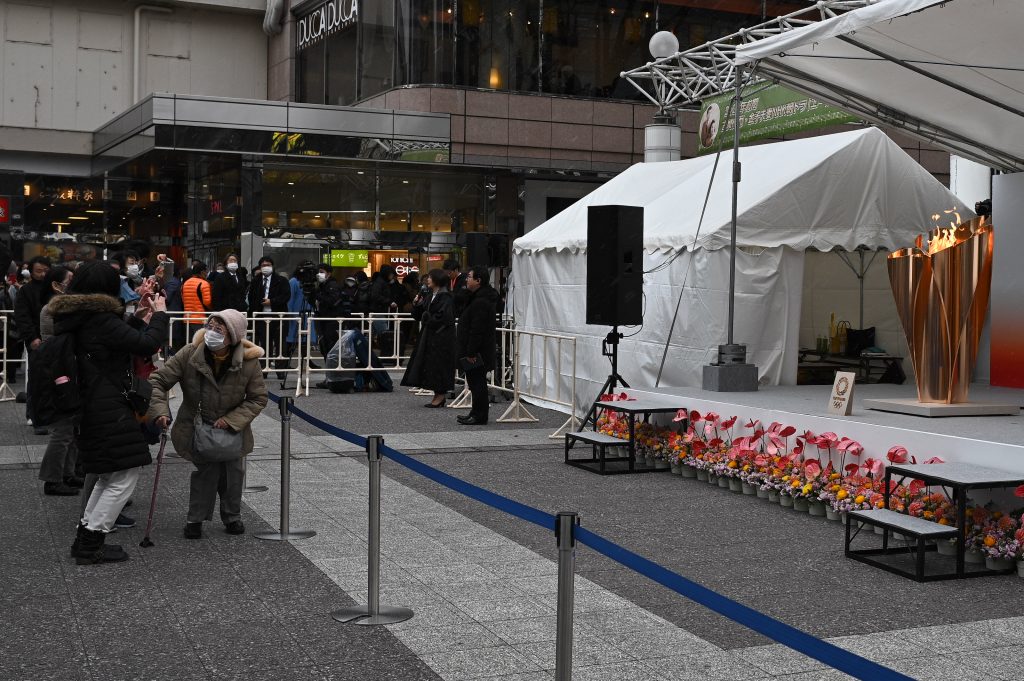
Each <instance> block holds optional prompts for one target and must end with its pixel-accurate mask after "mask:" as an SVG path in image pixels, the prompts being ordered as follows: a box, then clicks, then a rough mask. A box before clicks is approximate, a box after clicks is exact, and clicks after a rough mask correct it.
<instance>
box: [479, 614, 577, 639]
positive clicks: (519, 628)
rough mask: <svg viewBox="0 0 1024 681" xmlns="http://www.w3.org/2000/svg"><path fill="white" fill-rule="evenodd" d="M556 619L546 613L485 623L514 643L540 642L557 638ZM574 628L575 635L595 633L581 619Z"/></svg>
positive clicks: (574, 622) (575, 623) (575, 621)
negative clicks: (540, 615) (538, 615)
mask: <svg viewBox="0 0 1024 681" xmlns="http://www.w3.org/2000/svg"><path fill="white" fill-rule="evenodd" d="M556 620H557V618H556V616H555V615H544V616H542V617H524V618H520V619H510V620H496V621H490V622H486V623H484V626H485V627H487V628H488V629H489V630H491V631H493V632H494V633H495V634H497V635H498V636H500V637H501V638H502V639H503V640H505V641H507V642H509V643H512V644H519V643H538V642H544V641H554V640H555V632H556ZM572 629H573V636H574V637H583V636H593V635H594V630H593V629H590V628H588V627H587V626H586V625H584V624H581V623H580V622H579V620H574V621H573V628H572Z"/></svg>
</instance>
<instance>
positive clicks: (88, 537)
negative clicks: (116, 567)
mask: <svg viewBox="0 0 1024 681" xmlns="http://www.w3.org/2000/svg"><path fill="white" fill-rule="evenodd" d="M106 538H107V535H106V534H105V533H103V532H100V531H99V530H96V531H93V530H89V529H86V528H85V527H82V537H81V539H79V541H78V555H76V556H75V562H76V563H78V564H79V565H95V564H96V563H118V562H121V561H123V560H128V554H127V553H125V552H124V549H122V548H121V547H120V546H113V545H112V546H104V545H103V542H104V541H106Z"/></svg>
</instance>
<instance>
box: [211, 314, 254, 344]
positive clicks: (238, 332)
mask: <svg viewBox="0 0 1024 681" xmlns="http://www.w3.org/2000/svg"><path fill="white" fill-rule="evenodd" d="M210 318H211V319H213V318H216V319H219V320H221V321H222V322H224V326H226V327H228V340H229V341H230V342H231V345H235V344H236V343H240V342H242V340H243V339H244V338H245V326H246V325H245V315H244V314H242V313H241V312H239V311H238V310H221V311H220V312H217V313H216V314H212V315H210Z"/></svg>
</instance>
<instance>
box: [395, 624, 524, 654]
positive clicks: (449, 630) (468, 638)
mask: <svg viewBox="0 0 1024 681" xmlns="http://www.w3.org/2000/svg"><path fill="white" fill-rule="evenodd" d="M408 621H409V622H410V623H412V625H413V626H407V627H403V628H401V629H392V630H393V631H395V635H396V636H397V637H398V640H400V641H401V642H402V643H403V644H404V645H406V646H407V647H408V648H409V650H411V651H413V652H414V653H416V654H417V655H424V654H429V653H438V652H443V651H448V650H479V649H481V648H489V647H494V646H505V645H507V642H506V641H504V640H502V639H501V638H500V637H498V636H497V635H496V634H495V633H493V632H492V631H490V630H489V629H487V628H486V627H485V626H484V625H482V624H479V623H477V622H459V623H456V624H445V625H432V626H431V625H427V626H419V625H420V624H421V623H418V622H416V618H413V619H411V620H408Z"/></svg>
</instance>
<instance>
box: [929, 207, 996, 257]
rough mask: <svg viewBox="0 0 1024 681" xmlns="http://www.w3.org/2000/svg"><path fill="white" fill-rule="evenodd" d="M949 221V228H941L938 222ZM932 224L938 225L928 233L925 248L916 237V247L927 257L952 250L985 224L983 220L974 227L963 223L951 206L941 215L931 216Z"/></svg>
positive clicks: (954, 208)
mask: <svg viewBox="0 0 1024 681" xmlns="http://www.w3.org/2000/svg"><path fill="white" fill-rule="evenodd" d="M945 220H949V227H943V226H942V225H941V224H940V221H945ZM932 222H934V223H936V225H938V226H937V227H936V228H935V229H934V230H932V231H931V232H930V233H929V239H928V245H927V248H925V247H924V244H923V243H922V241H923V240H922V238H921V237H918V239H917V247H918V248H919V249H921V250H923V251H926V252H927V253H928V255H933V254H935V253H938V252H939V251H944V250H946V249H947V248H952V247H953V246H956V245H957V244H958V243H961V242H964V241H967V239H969V238H971V235H973V234H974V232H975V230H976V229H977V228H980V227H981V226H982V225H983V224H985V221H984V220H980V221H977V224H976V225H974V224H972V222H967V223H965V222H963V220H962V218H961V217H960V213H959V212H958V211H957V207H956V206H953V207H952V208H950V209H949V210H944V211H942V212H941V213H935V214H933V215H932Z"/></svg>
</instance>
